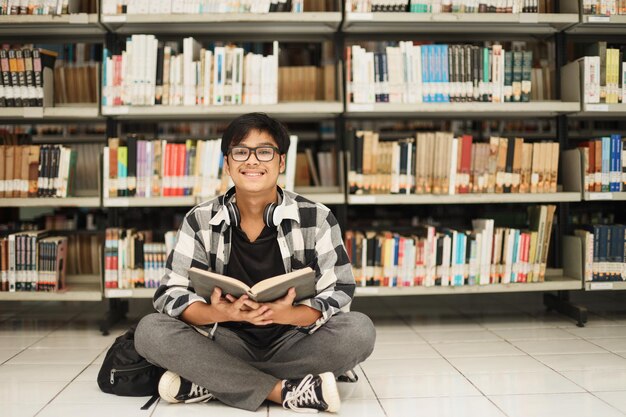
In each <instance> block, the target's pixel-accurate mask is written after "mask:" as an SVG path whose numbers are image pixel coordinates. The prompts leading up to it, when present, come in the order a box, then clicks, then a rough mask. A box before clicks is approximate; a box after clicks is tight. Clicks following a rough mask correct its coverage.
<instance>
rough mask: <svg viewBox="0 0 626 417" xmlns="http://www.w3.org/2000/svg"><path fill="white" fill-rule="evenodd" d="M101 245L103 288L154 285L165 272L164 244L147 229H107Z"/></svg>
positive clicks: (157, 284)
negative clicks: (102, 246)
mask: <svg viewBox="0 0 626 417" xmlns="http://www.w3.org/2000/svg"><path fill="white" fill-rule="evenodd" d="M105 239H106V240H105V246H104V248H105V249H104V287H105V288H122V289H125V288H157V287H158V286H159V285H160V282H161V277H162V276H163V275H164V274H165V262H166V260H167V256H168V252H166V245H165V243H161V242H154V241H153V233H152V231H150V230H144V231H137V230H135V229H121V228H107V229H106V236H105Z"/></svg>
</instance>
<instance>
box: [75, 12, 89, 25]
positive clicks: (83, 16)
mask: <svg viewBox="0 0 626 417" xmlns="http://www.w3.org/2000/svg"><path fill="white" fill-rule="evenodd" d="M87 23H89V15H88V14H87V13H72V14H70V24H71V25H86V24H87Z"/></svg>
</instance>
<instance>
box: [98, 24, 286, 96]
mask: <svg viewBox="0 0 626 417" xmlns="http://www.w3.org/2000/svg"><path fill="white" fill-rule="evenodd" d="M103 54H104V59H103V70H102V105H103V106H123V105H124V106H155V105H164V106H219V105H240V104H275V103H277V102H278V42H277V41H274V42H273V43H272V53H271V54H270V55H267V56H263V55H262V54H257V53H252V52H248V53H246V52H245V51H244V49H243V48H241V47H237V46H234V45H230V44H228V45H227V46H215V47H214V48H213V50H211V49H206V48H204V47H202V45H201V44H200V43H199V42H198V41H197V40H195V39H194V38H191V37H189V38H185V39H184V40H183V45H182V48H181V47H180V45H179V43H178V42H165V43H163V42H159V41H158V40H157V39H156V37H155V36H154V35H132V36H131V37H130V38H128V39H127V41H126V49H125V50H124V51H122V53H121V54H119V55H112V54H111V53H110V51H108V50H107V49H106V48H105V49H104V53H103Z"/></svg>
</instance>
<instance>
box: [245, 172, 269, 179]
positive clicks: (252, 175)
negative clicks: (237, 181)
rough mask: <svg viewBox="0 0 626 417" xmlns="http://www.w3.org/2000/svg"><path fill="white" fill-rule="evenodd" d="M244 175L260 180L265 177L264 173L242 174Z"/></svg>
mask: <svg viewBox="0 0 626 417" xmlns="http://www.w3.org/2000/svg"><path fill="white" fill-rule="evenodd" d="M242 174H243V175H244V176H246V177H251V178H258V177H262V176H263V175H265V173H264V172H246V171H244V172H242Z"/></svg>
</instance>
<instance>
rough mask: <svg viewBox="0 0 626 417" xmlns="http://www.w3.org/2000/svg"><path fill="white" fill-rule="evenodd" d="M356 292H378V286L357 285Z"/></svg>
mask: <svg viewBox="0 0 626 417" xmlns="http://www.w3.org/2000/svg"><path fill="white" fill-rule="evenodd" d="M356 292H357V294H364V295H365V294H378V288H375V287H374V288H371V287H370V288H368V287H357V289H356Z"/></svg>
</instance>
